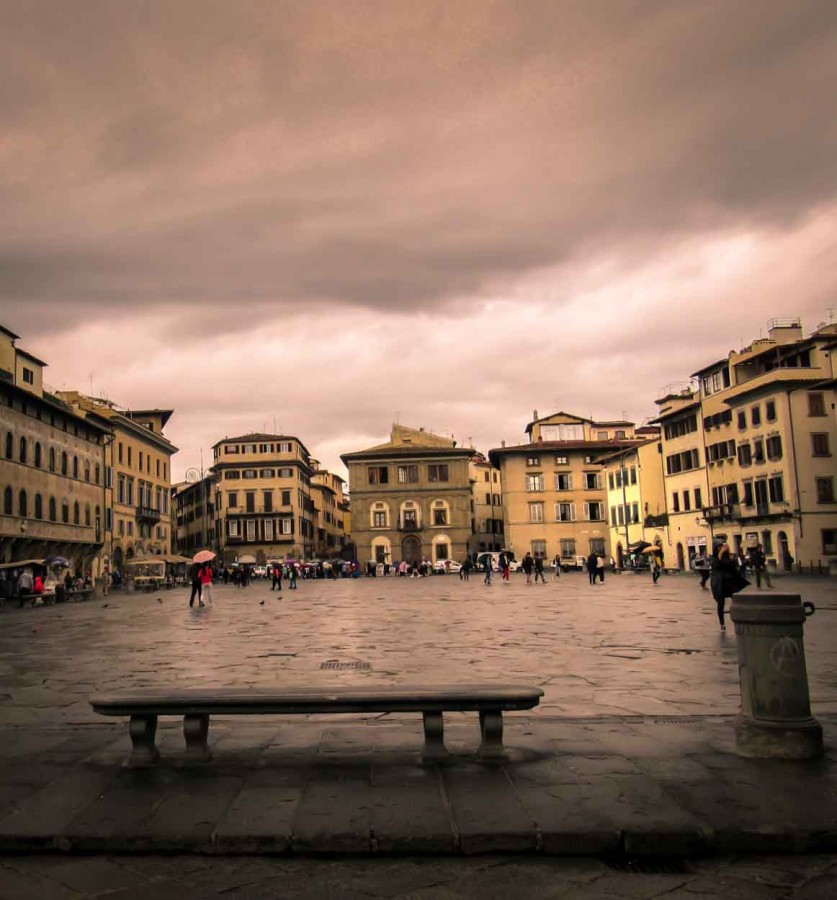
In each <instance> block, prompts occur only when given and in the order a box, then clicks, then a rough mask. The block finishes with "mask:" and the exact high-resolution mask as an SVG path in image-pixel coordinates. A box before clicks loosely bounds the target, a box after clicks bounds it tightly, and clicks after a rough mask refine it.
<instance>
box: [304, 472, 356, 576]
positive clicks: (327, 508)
mask: <svg viewBox="0 0 837 900" xmlns="http://www.w3.org/2000/svg"><path fill="white" fill-rule="evenodd" d="M311 462H312V466H313V473H312V475H311V498H312V500H313V503H314V555H315V556H316V557H317V558H318V559H332V558H334V557H338V556H342V554H343V551H344V550H345V547H346V542H347V538H346V530H345V511H346V498H345V495H344V492H343V489H344V486H345V481H344V480H343V479H342V478H341V477H340V476H339V475H335V474H334V473H333V472H329V471H327V470H326V469H322V468H321V467H320V465H319V463H318V462H317V461H316V460H312V461H311Z"/></svg>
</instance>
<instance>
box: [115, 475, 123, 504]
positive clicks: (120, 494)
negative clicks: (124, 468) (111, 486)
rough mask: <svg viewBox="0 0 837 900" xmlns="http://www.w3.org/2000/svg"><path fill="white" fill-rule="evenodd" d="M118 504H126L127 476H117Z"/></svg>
mask: <svg viewBox="0 0 837 900" xmlns="http://www.w3.org/2000/svg"><path fill="white" fill-rule="evenodd" d="M116 502H117V503H124V502H125V476H124V475H117V477H116Z"/></svg>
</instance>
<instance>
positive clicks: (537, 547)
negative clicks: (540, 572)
mask: <svg viewBox="0 0 837 900" xmlns="http://www.w3.org/2000/svg"><path fill="white" fill-rule="evenodd" d="M532 556H534V557H535V559H543V558H544V557H545V556H546V541H532Z"/></svg>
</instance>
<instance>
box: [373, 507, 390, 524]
mask: <svg viewBox="0 0 837 900" xmlns="http://www.w3.org/2000/svg"><path fill="white" fill-rule="evenodd" d="M372 527H373V528H386V527H387V514H386V510H377V511H375V512H373V513H372Z"/></svg>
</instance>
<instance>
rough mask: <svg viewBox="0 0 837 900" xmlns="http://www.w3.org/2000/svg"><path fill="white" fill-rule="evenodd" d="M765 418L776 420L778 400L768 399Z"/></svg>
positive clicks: (770, 420) (765, 405) (771, 420)
mask: <svg viewBox="0 0 837 900" xmlns="http://www.w3.org/2000/svg"><path fill="white" fill-rule="evenodd" d="M764 418H765V419H767V421H768V422H775V421H776V401H775V400H768V401H767V403H765V404H764Z"/></svg>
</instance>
